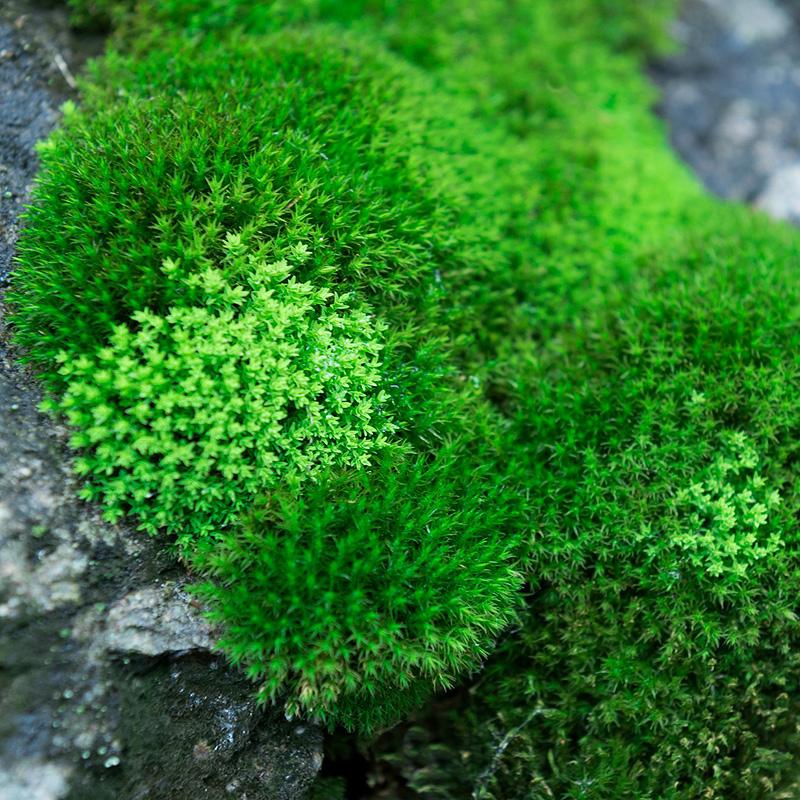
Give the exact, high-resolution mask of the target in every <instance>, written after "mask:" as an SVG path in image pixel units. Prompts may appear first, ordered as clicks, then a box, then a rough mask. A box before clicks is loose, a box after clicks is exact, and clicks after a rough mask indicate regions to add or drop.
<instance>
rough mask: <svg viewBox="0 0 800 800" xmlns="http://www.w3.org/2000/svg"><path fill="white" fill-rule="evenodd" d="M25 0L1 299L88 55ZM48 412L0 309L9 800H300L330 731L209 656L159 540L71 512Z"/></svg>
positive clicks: (0, 519) (4, 17)
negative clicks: (50, 137) (260, 700)
mask: <svg viewBox="0 0 800 800" xmlns="http://www.w3.org/2000/svg"><path fill="white" fill-rule="evenodd" d="M27 2H28V0H2V2H0V52H2V53H5V54H6V55H3V56H2V57H0V86H2V87H3V88H2V90H0V165H1V166H0V289H1V288H2V276H3V274H4V271H5V270H7V269H8V267H9V266H10V264H11V259H12V255H13V247H14V242H15V240H16V235H17V230H18V215H19V212H20V210H21V209H22V208H23V206H24V203H25V202H27V198H28V196H29V187H30V184H31V181H32V180H33V176H34V173H35V169H36V159H35V153H34V144H35V142H36V140H37V139H38V138H40V137H43V136H45V135H46V134H47V132H48V131H49V129H50V128H52V126H53V125H54V124H56V122H57V120H58V117H59V113H58V108H59V106H60V105H61V103H62V102H63V101H64V100H66V99H67V98H68V97H69V96H70V91H71V90H70V88H69V85H68V83H67V82H66V81H65V80H64V79H63V76H62V75H61V71H60V68H58V69H57V68H56V67H54V66H53V58H52V51H53V49H54V48H58V52H63V53H64V54H65V55H64V58H66V59H67V61H68V63H69V67H70V68H71V69H72V70H75V69H76V64H77V63H78V62H79V61H80V58H76V57H75V56H76V54H77V53H78V51H79V50H80V49H81V48H82V47H83V44H82V43H81V42H79V41H77V40H72V39H70V38H69V37H68V36H67V34H66V33H65V31H66V23H65V16H64V14H65V12H64V10H63V8H61V7H60V6H59V7H55V8H52V9H50V10H49V11H48V10H43V9H42V8H41V7H40V6H38V5H33V4H31V5H30V6H27V5H26V3H27ZM9 54H10V55H9ZM84 55H85V53H84ZM6 192H10V193H11V199H3V198H5V193H6ZM40 401H41V392H40V389H39V387H38V385H37V383H36V381H35V380H34V379H33V378H32V377H31V376H30V375H28V374H27V373H25V371H23V370H22V369H21V368H20V367H19V366H17V364H16V363H15V360H14V357H13V354H12V353H11V352H10V350H9V347H8V344H7V338H6V337H5V334H4V332H3V330H2V306H1V305H0V453H1V454H2V455H1V456H0V800H111V798H114V800H145V798H146V799H147V800H203V799H204V798H207V799H208V800H219V799H220V798H227V797H230V798H233V799H234V800H235V799H237V798H238V799H239V800H259V799H260V798H265V800H266V799H267V798H268V799H269V800H300V799H301V798H303V797H304V796H305V794H306V792H307V790H308V788H309V787H310V785H311V783H312V782H313V781H314V778H315V776H316V774H317V772H318V771H319V769H320V766H321V763H322V734H321V732H320V730H319V729H318V728H316V727H315V726H313V725H298V724H297V723H292V722H289V721H287V720H286V719H284V717H283V714H282V713H281V711H280V710H279V709H276V708H263V707H258V706H257V704H256V702H255V693H254V686H253V684H252V683H251V682H250V681H249V680H247V679H246V678H245V677H244V676H243V675H241V674H240V673H238V672H237V671H235V670H233V669H231V668H229V667H228V666H227V665H226V664H225V662H224V661H223V660H222V659H220V658H219V657H218V656H216V655H215V654H214V653H213V652H211V651H212V647H213V642H214V638H215V634H214V631H213V629H212V628H211V626H210V625H209V624H208V622H207V621H206V620H205V619H204V618H203V615H202V610H201V609H199V608H197V607H196V604H195V603H194V602H193V601H192V599H191V597H190V595H189V594H188V593H187V591H186V585H187V583H188V581H189V578H188V576H187V575H186V574H185V571H184V570H183V568H182V566H181V565H180V563H178V562H177V561H176V560H175V559H174V557H173V556H171V555H169V551H168V550H167V549H166V547H165V543H164V542H158V541H156V540H154V539H151V538H149V537H147V536H145V535H144V534H140V533H137V532H136V531H133V530H130V529H128V528H126V527H124V526H113V525H109V524H107V523H105V522H104V521H103V520H102V519H101V518H100V516H99V513H98V509H96V508H94V507H92V506H89V505H87V504H84V503H82V502H80V501H79V500H78V499H77V492H78V489H79V487H78V485H77V484H76V481H75V479H74V478H73V476H72V472H71V469H70V453H69V450H68V448H67V446H66V439H67V436H68V432H67V431H66V430H65V429H64V428H63V426H61V425H60V424H59V423H58V422H57V421H55V420H53V419H51V418H49V417H47V416H45V415H44V414H42V413H40V412H39V411H38V410H37V408H38V406H39V403H40Z"/></svg>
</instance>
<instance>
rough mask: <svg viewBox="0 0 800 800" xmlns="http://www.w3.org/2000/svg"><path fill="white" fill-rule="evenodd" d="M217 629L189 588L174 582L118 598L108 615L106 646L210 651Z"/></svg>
mask: <svg viewBox="0 0 800 800" xmlns="http://www.w3.org/2000/svg"><path fill="white" fill-rule="evenodd" d="M214 640H215V635H214V630H213V628H212V626H211V625H210V624H209V622H208V621H207V620H206V619H205V618H204V617H203V615H202V613H201V611H200V609H199V608H198V607H196V606H195V605H193V604H192V601H191V598H190V596H189V595H188V594H187V593H186V591H185V589H184V588H183V587H182V586H181V585H179V584H177V583H174V582H171V581H169V582H167V583H165V584H163V585H162V586H153V587H147V588H145V589H139V590H137V591H135V592H131V593H130V594H128V595H126V596H125V597H123V598H122V599H121V600H118V601H117V602H116V603H114V605H113V606H112V607H111V609H110V610H109V612H108V617H107V619H106V634H105V641H104V643H105V647H106V648H107V649H108V650H109V651H111V652H115V653H127V654H138V655H147V656H158V655H164V654H166V653H187V652H192V651H206V652H210V651H211V650H212V649H213V647H214Z"/></svg>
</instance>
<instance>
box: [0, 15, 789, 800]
mask: <svg viewBox="0 0 800 800" xmlns="http://www.w3.org/2000/svg"><path fill="white" fill-rule="evenodd" d="M115 5H117V4H115ZM117 7H118V8H123V9H124V8H126V7H122V6H117ZM670 10H671V3H660V2H659V3H656V2H650V3H642V2H632V0H631V2H603V1H602V0H524V1H523V2H518V3H508V2H505V1H504V0H481V1H480V2H466V0H465V1H464V2H462V0H439V1H438V2H437V1H436V0H434V2H426V3H423V2H416V0H413V1H410V2H404V3H389V2H369V1H368V0H361V2H359V1H358V0H351V1H350V2H337V3H333V2H326V0H304V2H297V3H283V2H278V0H276V2H274V3H256V2H247V1H246V0H241V1H240V2H234V1H233V0H216V2H202V3H201V2H197V0H171V1H170V2H159V3H153V4H150V3H148V2H140V3H139V5H138V6H137V9H136V10H135V11H128V10H123V11H122V12H120V13H119V15H118V19H120V28H119V30H118V33H117V38H116V47H117V48H118V49H119V50H120V51H123V52H125V53H127V55H119V54H117V55H111V56H109V57H108V58H106V59H105V61H104V62H103V63H102V64H100V65H98V66H97V68H96V69H95V71H94V74H93V78H92V81H91V83H90V85H88V86H87V87H86V91H85V99H84V103H83V107H82V110H81V111H80V112H73V113H71V114H70V115H68V117H67V119H66V121H65V125H64V128H63V129H62V131H60V132H59V133H58V134H56V135H55V136H54V138H53V139H52V140H51V141H50V142H49V143H48V144H47V145H46V146H45V147H44V149H43V173H42V177H41V180H40V183H39V186H38V189H37V195H36V205H35V207H34V209H33V210H32V211H31V219H30V223H29V227H28V230H27V233H26V236H25V238H24V239H23V242H22V244H21V250H20V254H21V262H20V266H19V268H18V270H17V274H16V279H15V287H14V292H13V294H12V301H13V302H14V304H15V308H16V311H15V323H16V329H17V335H18V339H19V341H20V342H21V343H22V344H23V345H24V346H25V347H26V349H27V352H28V353H29V357H30V358H31V359H32V360H33V361H34V363H36V364H37V365H38V366H39V367H40V368H41V369H42V370H43V373H44V374H45V377H46V378H47V379H48V380H49V382H50V385H51V387H52V389H53V400H52V405H53V407H54V408H58V409H61V410H63V411H65V412H66V413H67V414H68V415H69V416H70V418H71V419H72V421H73V423H74V424H75V425H76V426H77V431H76V435H75V436H76V438H75V445H76V447H78V448H81V450H82V454H81V456H80V457H79V460H78V465H79V468H81V469H83V471H84V472H85V473H86V474H87V477H89V479H90V481H89V489H88V490H87V491H88V492H89V494H90V496H98V497H100V498H101V499H102V501H103V502H104V504H105V506H106V508H107V510H108V512H109V514H110V515H111V516H113V517H116V516H117V515H118V514H119V513H131V514H134V515H136V517H137V518H138V519H139V521H140V524H142V525H143V526H144V527H145V528H147V529H149V530H151V531H155V530H157V529H160V528H162V527H165V528H167V529H168V530H169V531H170V532H171V533H172V534H173V535H174V536H176V537H177V539H178V541H179V542H180V544H181V552H182V553H183V554H184V557H185V558H187V560H189V562H190V563H191V564H192V565H193V567H194V568H195V569H196V570H197V571H198V572H201V573H202V574H203V575H204V576H205V579H204V582H203V584H202V586H201V588H200V590H199V591H200V592H201V594H202V595H203V597H204V598H205V599H207V600H208V601H209V603H210V605H211V608H212V611H213V613H214V615H215V616H216V617H217V619H219V620H220V621H221V622H223V623H224V626H225V631H226V633H225V636H224V640H223V646H224V648H225V650H226V651H227V652H228V653H229V655H230V657H231V658H232V659H233V660H234V661H236V662H237V663H241V664H243V665H244V666H245V668H246V669H247V670H248V671H249V673H250V674H251V675H252V676H253V678H254V679H255V680H257V681H258V684H259V692H260V695H261V697H262V698H264V699H275V700H278V699H280V700H281V701H282V702H284V703H285V704H286V707H287V709H288V710H289V711H291V712H297V713H311V714H312V715H314V716H316V717H319V718H321V719H323V720H326V721H328V722H331V723H333V722H341V723H343V724H345V725H347V726H349V727H355V728H358V729H361V730H367V731H368V730H371V729H373V728H375V727H376V726H380V725H381V724H383V723H384V722H386V721H388V720H392V719H396V718H397V717H398V716H400V715H402V714H405V713H407V712H408V710H409V709H410V708H412V707H413V706H414V705H415V704H418V703H419V702H420V701H421V699H422V698H424V697H425V696H426V695H427V694H428V693H429V692H430V691H431V690H432V689H438V688H441V687H443V686H448V685H452V684H453V682H454V681H455V680H456V678H457V676H458V675H467V674H469V672H470V670H472V669H474V668H475V667H476V666H478V665H479V663H480V662H481V661H482V660H483V659H484V658H485V655H486V654H487V653H488V652H489V651H490V650H491V649H492V647H493V644H494V643H495V640H496V639H497V638H498V636H499V635H500V634H501V632H502V631H503V629H505V628H506V626H507V625H508V623H509V622H510V621H511V620H516V624H515V625H514V626H513V630H512V631H510V632H507V633H505V634H504V635H503V637H502V641H501V642H500V643H499V646H498V647H497V649H496V650H495V652H494V654H493V655H492V656H491V657H490V658H489V660H488V662H487V663H486V664H485V666H484V668H483V670H482V671H481V672H480V673H478V674H477V675H475V676H474V677H473V678H470V679H469V680H470V681H471V683H470V684H469V686H470V690H469V691H466V692H464V693H463V694H461V695H459V698H458V701H457V702H456V701H455V700H454V703H455V705H454V706H450V707H443V708H440V709H438V711H437V712H436V716H435V717H430V718H428V719H427V723H428V729H429V731H430V734H429V736H428V737H427V738H424V739H423V740H421V741H419V742H418V743H417V744H416V745H414V747H412V748H409V747H408V746H406V747H405V748H404V749H403V750H402V751H401V752H397V753H394V754H392V755H391V756H389V757H388V758H389V760H393V761H394V762H397V761H398V760H403V761H404V774H405V775H407V776H409V781H410V785H411V788H412V789H415V790H416V791H417V792H418V794H419V796H420V797H437V798H464V797H468V796H474V797H479V798H497V799H498V800H501V799H507V800H517V798H537V799H538V798H542V800H544V798H553V797H558V798H574V800H578V798H581V800H589V799H590V800H620V799H624V798H629V799H630V800H642V799H646V798H651V800H690V799H691V800H693V799H695V798H719V799H720V800H723V798H724V800H735V799H736V798H741V800H751V799H752V798H776V797H781V796H792V794H791V793H792V791H793V788H792V787H794V790H796V785H795V784H794V783H793V781H796V778H795V776H794V774H793V771H792V763H793V760H794V759H796V757H797V755H798V752H800V740H799V738H798V733H797V730H798V713H797V704H796V700H795V699H794V698H796V697H797V694H798V689H800V685H799V684H800V655H799V654H800V649H799V648H798V646H799V645H800V621H798V616H797V611H798V601H797V598H798V596H799V595H800V558H799V557H798V556H799V552H798V545H799V544H800V541H799V537H798V533H797V522H796V520H797V514H798V511H800V508H799V505H800V503H799V500H800V498H799V497H798V490H797V478H796V474H797V466H796V465H797V457H798V448H799V447H800V445H798V443H797V441H798V438H797V432H798V430H800V403H798V401H797V399H796V396H795V395H796V392H795V391H794V387H795V386H796V385H797V384H798V382H800V356H798V353H800V324H799V323H800V318H799V315H798V311H797V309H798V308H800V283H799V282H798V281H797V278H796V275H795V270H794V265H793V260H794V254H795V252H796V250H797V244H798V234H797V233H796V232H794V231H792V230H789V229H787V228H785V227H782V226H779V225H775V224H772V223H770V222H768V221H766V220H764V219H762V218H759V217H757V216H754V215H752V214H751V213H750V212H748V211H747V210H744V209H740V208H736V207H731V206H725V205H723V204H720V203H717V202H715V201H712V200H711V199H709V198H707V197H705V196H704V195H703V193H702V191H701V190H700V188H699V187H698V186H696V184H695V183H694V182H693V181H692V180H691V179H690V178H689V177H688V176H687V175H686V173H685V171H684V170H683V168H682V167H681V166H680V165H678V164H677V163H676V160H675V158H674V156H672V155H671V153H670V152H669V148H668V147H667V145H666V143H665V137H664V135H663V132H662V130H661V129H660V126H659V124H658V123H657V122H656V121H655V120H654V118H653V117H652V114H651V112H650V110H649V108H650V105H651V103H652V101H653V95H652V92H651V91H650V90H649V89H648V87H647V85H646V83H645V81H644V79H643V78H642V77H641V58H642V54H643V53H647V52H649V51H651V49H652V48H654V47H661V46H663V44H664V42H663V38H662V32H663V26H664V22H665V20H666V18H667V15H668V14H669V13H670ZM319 26H321V27H319ZM387 51H391V52H387ZM276 132H277V133H276ZM154 143H157V147H154ZM277 328H279V329H280V331H279V333H278V335H276V329H277ZM307 346H310V347H311V348H312V349H311V351H306V350H305V348H306V347H307ZM315 348H316V351H317V352H319V351H321V350H325V351H326V353H327V352H328V351H330V350H331V349H335V350H336V352H338V353H340V354H341V356H340V357H337V358H336V359H334V360H335V361H336V364H335V368H333V371H332V372H331V373H330V377H329V378H325V377H322V378H317V377H316V376H315V370H314V367H315V366H316V362H315V360H314V357H313V355H308V356H306V355H304V354H305V353H307V352H312V353H313V352H314V350H315ZM168 364H169V366H167V365H168ZM263 364H268V365H269V366H267V368H266V369H264V368H263V367H262V365H263ZM265 373H266V374H267V375H268V377H266V378H264V377H263V376H264V374H265ZM175 376H179V379H178V380H179V381H180V383H179V388H178V389H177V390H176V389H175V388H174V386H173V389H172V390H171V391H170V390H165V388H164V386H165V382H166V380H170V381H172V382H173V383H175V382H176V381H175ZM214 376H217V377H216V379H214ZM260 376H262V377H260ZM176 391H177V398H175V397H173V393H175V392H176ZM320 408H322V409H326V410H329V412H330V413H331V415H332V421H331V422H330V424H328V423H326V425H325V427H324V428H322V429H320V428H319V427H318V421H317V420H316V416H317V414H316V411H317V410H318V409H320ZM201 445H202V447H201ZM242 467H244V469H242ZM226 492H229V493H230V494H229V495H228V496H226V494H225V493H226ZM522 574H524V586H525V591H524V595H525V597H524V599H525V608H524V610H521V609H520V600H521V599H522V596H523V592H521V591H520V588H521V586H522V585H523V578H522ZM520 611H521V613H520ZM465 680H466V679H465ZM431 713H433V712H431ZM423 721H424V718H423Z"/></svg>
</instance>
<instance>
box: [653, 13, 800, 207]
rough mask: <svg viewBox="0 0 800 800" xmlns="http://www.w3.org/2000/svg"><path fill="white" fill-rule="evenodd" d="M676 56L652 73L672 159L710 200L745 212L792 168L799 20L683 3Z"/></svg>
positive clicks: (799, 103)
mask: <svg viewBox="0 0 800 800" xmlns="http://www.w3.org/2000/svg"><path fill="white" fill-rule="evenodd" d="M676 33H677V35H678V36H679V38H680V40H681V45H682V46H681V48H680V49H679V50H677V51H676V52H675V53H674V54H673V55H671V56H669V57H668V58H664V59H661V60H660V61H658V62H657V63H655V64H654V65H653V66H652V69H651V75H652V77H653V79H654V80H655V82H656V84H657V85H658V87H659V88H660V90H661V96H662V99H661V102H660V105H659V111H660V112H661V114H662V115H663V116H664V117H665V119H666V121H667V123H668V126H669V132H670V138H671V140H672V143H673V145H674V146H675V149H676V150H677V151H678V152H679V153H680V155H681V156H682V157H683V158H684V159H685V160H686V161H687V163H688V164H689V165H690V166H691V167H692V169H693V170H694V171H695V173H696V174H697V175H698V177H699V178H700V179H701V180H702V181H703V183H704V184H705V185H706V186H707V187H708V188H709V189H710V190H711V191H712V192H714V193H715V194H718V195H720V196H722V197H726V198H731V199H735V200H744V201H746V202H753V201H754V200H755V199H756V198H757V197H758V196H759V194H760V193H761V192H762V190H763V188H764V186H765V184H766V182H767V181H768V180H769V179H770V177H771V176H772V175H773V174H774V173H776V172H779V171H782V170H784V169H787V168H789V167H791V166H792V165H793V164H794V163H795V162H798V161H799V160H800V12H798V9H796V8H795V9H794V10H793V9H792V4H791V3H789V2H779V0H686V1H685V2H684V4H683V9H682V12H681V18H680V22H679V23H678V24H677V26H676Z"/></svg>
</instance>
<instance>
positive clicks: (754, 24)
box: [703, 0, 792, 45]
mask: <svg viewBox="0 0 800 800" xmlns="http://www.w3.org/2000/svg"><path fill="white" fill-rule="evenodd" d="M703 2H704V3H705V4H706V5H707V6H708V7H709V8H710V9H712V10H713V12H714V13H715V14H716V15H717V17H718V19H719V21H720V24H721V25H723V26H724V27H725V28H726V29H727V31H728V33H729V34H730V36H731V37H733V38H734V39H735V40H736V41H737V42H740V43H741V44H743V45H752V44H754V43H756V42H768V41H771V40H774V39H780V38H781V37H782V36H786V34H787V33H788V32H789V29H790V27H791V24H792V20H791V17H790V16H789V14H788V13H787V12H786V11H784V9H783V8H782V7H781V6H779V5H777V4H776V3H774V2H773V0H703Z"/></svg>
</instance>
